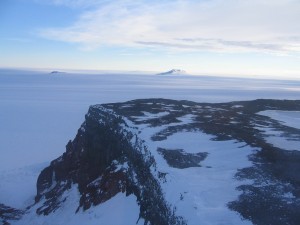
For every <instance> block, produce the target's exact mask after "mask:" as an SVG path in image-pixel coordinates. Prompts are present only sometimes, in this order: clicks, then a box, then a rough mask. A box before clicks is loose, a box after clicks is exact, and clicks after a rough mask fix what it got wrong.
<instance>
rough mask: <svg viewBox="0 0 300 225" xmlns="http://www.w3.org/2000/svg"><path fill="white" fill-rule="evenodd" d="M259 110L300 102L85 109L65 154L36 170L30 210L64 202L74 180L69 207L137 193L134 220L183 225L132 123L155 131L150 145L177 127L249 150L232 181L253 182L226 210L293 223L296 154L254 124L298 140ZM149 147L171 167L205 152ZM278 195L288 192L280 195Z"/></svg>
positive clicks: (142, 103) (297, 106)
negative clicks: (74, 199)
mask: <svg viewBox="0 0 300 225" xmlns="http://www.w3.org/2000/svg"><path fill="white" fill-rule="evenodd" d="M263 110H298V111H300V101H287V100H281V101H280V100H266V99H261V100H255V101H242V102H230V103H216V104H209V103H195V102H190V101H174V100H166V99H145V100H134V101H130V102H126V103H115V104H105V105H95V106H91V107H90V109H89V111H88V113H87V115H86V117H85V122H84V123H83V124H82V126H81V127H80V129H79V130H78V133H77V135H76V137H75V139H74V140H73V141H69V143H68V144H67V146H66V152H65V153H64V154H63V155H62V156H61V157H59V158H58V159H56V160H54V161H52V162H51V164H50V166H49V167H47V168H45V169H44V170H43V171H42V172H41V174H40V176H39V178H38V182H37V195H36V198H35V201H36V203H39V204H38V205H39V206H40V207H39V208H38V209H37V213H38V214H40V215H48V214H50V213H52V212H55V210H56V209H58V208H59V207H60V206H61V205H62V204H63V202H64V201H65V198H64V195H63V194H64V193H65V192H66V191H67V190H69V189H70V188H71V187H72V185H74V184H76V185H77V186H78V189H79V192H80V201H79V202H78V208H77V212H78V211H80V210H88V209H89V208H90V207H92V206H96V205H98V204H101V203H103V202H105V201H107V200H109V199H111V198H112V197H114V196H115V195H116V194H118V193H119V192H123V193H126V195H135V196H136V197H137V202H138V204H139V206H140V214H139V217H140V218H143V219H144V220H145V224H152V225H168V224H186V223H187V222H186V221H185V220H184V218H182V217H180V216H178V215H177V214H176V209H175V207H174V206H171V205H170V204H169V203H168V202H167V201H166V200H165V197H164V194H165V193H163V191H162V183H164V182H167V179H166V177H167V176H168V175H167V173H165V172H164V171H158V169H157V167H156V161H155V159H154V157H153V156H152V155H151V153H150V151H149V150H148V148H147V146H146V145H145V143H144V141H143V140H141V139H140V137H139V131H138V130H137V129H135V127H134V125H136V126H138V125H147V126H148V127H151V128H157V127H159V128H160V129H157V131H156V132H155V133H154V134H153V135H152V136H151V137H150V139H151V141H152V142H159V141H161V140H166V139H168V138H169V137H170V136H172V135H173V134H176V133H180V132H186V131H188V132H194V131H201V132H204V133H206V134H210V135H213V136H214V140H215V141H223V140H234V141H236V142H242V143H243V144H246V145H249V146H251V147H253V148H255V149H257V150H256V151H255V152H254V153H253V154H252V155H250V156H249V160H251V162H252V163H253V166H251V167H248V168H243V169H240V170H238V171H236V172H237V173H236V179H241V180H243V179H244V180H251V181H252V183H253V184H249V185H248V184H247V185H242V186H239V187H237V189H238V190H240V191H241V195H240V196H239V198H238V199H237V200H236V201H232V202H229V203H228V207H229V208H230V209H232V210H235V211H237V212H239V213H240V215H242V217H243V218H245V219H249V220H251V221H252V222H253V223H254V224H261V225H263V224H295V225H296V224H299V223H298V222H299V221H300V218H299V213H298V212H299V209H300V203H299V197H300V195H299V193H300V176H299V173H298V172H297V171H299V170H300V164H299V162H300V152H299V151H287V150H283V149H280V148H278V147H275V146H273V145H272V144H270V143H268V142H267V141H266V140H265V139H264V136H263V134H262V132H260V131H259V130H258V128H257V127H258V126H261V127H272V128H274V129H278V130H281V131H284V132H286V133H287V135H292V136H293V137H296V138H298V139H299V140H300V131H299V130H298V129H296V128H292V127H288V126H285V125H283V124H281V123H280V122H278V121H276V120H273V119H271V118H267V117H265V116H261V115H259V114H257V112H259V111H263ZM147 115H148V116H147ZM149 115H150V116H149ZM151 115H152V116H151ZM157 115H161V116H157ZM129 124H131V125H129ZM131 126H132V127H131ZM152 151H153V149H152ZM155 151H157V153H158V154H160V155H159V156H161V158H162V160H165V161H166V162H167V165H169V166H170V167H173V168H175V169H186V168H190V167H201V161H203V160H205V159H206V157H209V155H208V154H207V153H206V152H205V151H200V149H199V151H196V153H187V152H185V151H184V149H171V148H170V149H169V148H157V149H155ZM173 168H172V169H173ZM193 169H195V168H193ZM286 193H290V196H291V197H288V196H287V197H285V196H286Z"/></svg>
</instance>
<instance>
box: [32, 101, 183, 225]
mask: <svg viewBox="0 0 300 225" xmlns="http://www.w3.org/2000/svg"><path fill="white" fill-rule="evenodd" d="M151 169H154V170H155V161H154V158H153V157H152V156H151V154H150V152H149V151H148V150H147V148H146V146H144V145H143V142H142V141H141V140H140V139H139V138H138V137H137V135H136V134H135V133H134V130H132V128H130V127H128V125H127V124H126V122H125V121H124V120H123V119H122V117H121V116H118V115H116V114H115V113H114V112H113V111H111V110H108V109H107V108H105V107H103V106H99V105H97V106H93V107H90V109H89V112H88V114H87V115H86V118H85V122H84V123H83V124H82V126H81V128H80V129H79V130H78V133H77V135H76V137H75V139H74V140H73V141H70V142H69V143H68V144H67V146H66V152H65V153H64V154H63V155H62V156H61V157H59V158H58V159H56V160H54V161H52V162H51V165H50V166H49V167H47V168H45V169H44V170H43V171H42V172H41V174H40V176H39V178H38V181H37V196H36V199H35V200H36V203H37V202H42V203H43V204H42V206H41V207H40V208H38V209H37V213H38V214H44V215H47V214H49V213H52V212H54V211H55V210H56V209H57V208H58V207H60V205H61V204H62V203H63V202H64V201H65V199H64V198H63V197H62V196H63V193H64V192H65V191H66V190H68V189H69V188H71V185H72V184H78V188H79V191H80V193H81V198H80V202H79V204H78V210H79V209H81V208H82V209H83V210H86V209H89V208H90V207H91V206H92V205H98V204H100V203H102V202H105V201H107V200H109V199H110V198H112V197H113V196H115V195H116V194H117V193H119V192H123V193H126V195H130V194H134V195H136V197H137V201H138V203H139V205H140V217H141V218H143V219H144V220H145V221H146V223H148V222H149V223H150V224H162V225H164V224H166V225H167V224H185V222H184V220H183V219H182V218H181V217H178V216H176V215H175V210H174V209H173V208H172V207H171V206H170V205H168V204H167V203H166V201H165V200H164V196H163V193H162V190H161V187H160V183H159V181H158V180H157V178H156V177H155V176H154V175H153V174H152V173H151ZM78 210H77V211H78Z"/></svg>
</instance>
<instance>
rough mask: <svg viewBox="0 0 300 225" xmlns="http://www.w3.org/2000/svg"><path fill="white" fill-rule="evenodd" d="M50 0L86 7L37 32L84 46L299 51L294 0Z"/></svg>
mask: <svg viewBox="0 0 300 225" xmlns="http://www.w3.org/2000/svg"><path fill="white" fill-rule="evenodd" d="M40 1H41V0H40ZM52 3H53V4H58V5H65V6H69V7H83V6H86V7H83V8H84V10H83V12H82V13H81V14H80V15H79V17H78V20H77V21H75V22H74V24H73V25H71V26H69V27H64V28H45V29H41V30H40V33H39V34H40V35H41V36H42V37H44V38H48V39H53V40H59V41H65V42H71V43H77V44H79V45H80V46H81V47H83V48H85V49H96V48H100V47H101V46H126V47H137V48H138V47H146V48H149V47H153V48H161V49H170V48H171V49H185V50H188V51H203V50H205V51H223V52H224V51H225V52H265V53H295V52H296V53H299V52H300V23H299V21H300V13H299V11H300V2H299V1H295V0H272V1H269V0H251V1H244V0H202V1H201V0H198V1H196V0H185V1H184V0H173V1H171V0H161V1H158V0H153V1H146V0H140V1H136V0H135V1H133V0H122V1H120V0H115V1H105V0H86V1H83V0H52ZM87 6H90V7H87ZM91 6H92V7H91Z"/></svg>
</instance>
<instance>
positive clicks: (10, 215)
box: [0, 204, 24, 225]
mask: <svg viewBox="0 0 300 225" xmlns="http://www.w3.org/2000/svg"><path fill="white" fill-rule="evenodd" d="M23 214H24V211H23V210H20V209H15V208H12V207H9V206H6V205H4V204H0V222H2V224H3V225H9V224H10V223H9V222H8V221H10V220H19V219H20V218H21V217H22V215H23Z"/></svg>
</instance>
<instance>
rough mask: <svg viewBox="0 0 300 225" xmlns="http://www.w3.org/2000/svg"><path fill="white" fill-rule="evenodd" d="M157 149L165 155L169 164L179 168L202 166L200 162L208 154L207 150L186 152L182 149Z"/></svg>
mask: <svg viewBox="0 0 300 225" xmlns="http://www.w3.org/2000/svg"><path fill="white" fill-rule="evenodd" d="M157 151H158V152H159V153H160V154H162V155H163V157H164V159H165V160H166V161H167V163H168V164H169V166H171V167H175V168H179V169H184V168H189V167H200V165H199V163H200V162H201V161H203V160H204V159H205V158H206V157H207V155H208V153H207V152H199V153H186V152H185V151H183V150H182V149H164V148H158V149H157Z"/></svg>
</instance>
